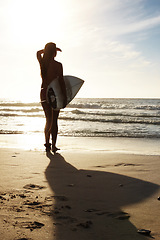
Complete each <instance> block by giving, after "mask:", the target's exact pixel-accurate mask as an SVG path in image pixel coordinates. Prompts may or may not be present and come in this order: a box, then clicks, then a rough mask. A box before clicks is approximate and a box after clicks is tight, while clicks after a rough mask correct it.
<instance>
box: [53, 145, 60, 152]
mask: <svg viewBox="0 0 160 240" xmlns="http://www.w3.org/2000/svg"><path fill="white" fill-rule="evenodd" d="M58 150H60V148H57V147H56V146H54V145H52V152H54V153H56V152H57V151H58Z"/></svg>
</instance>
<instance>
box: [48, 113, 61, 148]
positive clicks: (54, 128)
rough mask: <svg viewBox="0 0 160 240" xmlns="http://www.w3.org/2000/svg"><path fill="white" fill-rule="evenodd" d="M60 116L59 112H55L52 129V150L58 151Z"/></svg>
mask: <svg viewBox="0 0 160 240" xmlns="http://www.w3.org/2000/svg"><path fill="white" fill-rule="evenodd" d="M58 116H59V111H55V110H53V112H52V127H51V131H50V132H51V135H52V150H53V151H54V150H56V149H57V148H56V141H57V134H58Z"/></svg>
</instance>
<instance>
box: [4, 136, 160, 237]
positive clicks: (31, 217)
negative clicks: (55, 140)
mask: <svg viewBox="0 0 160 240" xmlns="http://www.w3.org/2000/svg"><path fill="white" fill-rule="evenodd" d="M66 141H67V138H66ZM85 141H86V144H87V139H85ZM88 144H90V142H89V140H88ZM79 146H81V144H80V142H79ZM103 150H104V149H103ZM159 169H160V156H158V155H157V156H150V155H137V154H123V153H118V152H117V153H115V152H112V151H100V150H97V149H95V150H92V151H91V150H83V149H81V148H80V147H78V146H77V149H76V148H74V150H73V149H72V150H67V149H66V150H65V151H60V152H59V154H55V155H53V154H52V153H48V154H46V153H45V152H44V151H29V150H24V149H16V148H1V149H0V239H2V240H20V239H23V240H25V239H28V240H29V239H31V240H37V239H40V240H45V239H49V240H71V239H72V240H97V239H98V240H112V239H114V240H121V239H122V240H132V239H133V240H139V239H148V236H145V235H141V234H139V233H137V230H138V229H147V230H151V236H150V238H151V237H152V239H160V228H159V222H160V217H159V216H160V201H159V200H158V197H159V196H160V188H159V182H160V174H159Z"/></svg>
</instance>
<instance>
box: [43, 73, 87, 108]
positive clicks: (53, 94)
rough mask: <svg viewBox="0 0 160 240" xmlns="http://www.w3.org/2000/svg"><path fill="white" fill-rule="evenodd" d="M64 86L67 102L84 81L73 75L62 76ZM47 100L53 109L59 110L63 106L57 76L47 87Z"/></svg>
mask: <svg viewBox="0 0 160 240" xmlns="http://www.w3.org/2000/svg"><path fill="white" fill-rule="evenodd" d="M63 78H64V82H65V86H66V94H67V104H69V103H70V102H71V101H72V99H73V98H74V97H75V96H76V94H77V93H78V91H79V90H80V88H81V87H82V85H83V83H84V81H83V80H82V79H80V78H77V77H74V76H69V75H67V76H64V77H63ZM47 102H48V103H49V104H50V105H51V106H52V107H53V108H54V109H55V110H59V109H61V108H64V107H63V94H62V91H61V87H60V84H59V80H58V77H57V78H56V79H54V80H53V81H52V82H51V83H50V84H49V85H48V88H47Z"/></svg>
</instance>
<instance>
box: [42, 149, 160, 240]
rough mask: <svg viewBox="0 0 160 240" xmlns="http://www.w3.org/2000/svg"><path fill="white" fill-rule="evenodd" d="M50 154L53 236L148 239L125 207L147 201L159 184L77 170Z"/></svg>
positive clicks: (84, 239)
mask: <svg viewBox="0 0 160 240" xmlns="http://www.w3.org/2000/svg"><path fill="white" fill-rule="evenodd" d="M47 157H48V158H49V159H50V163H49V165H48V167H47V169H46V171H45V174H46V178H47V181H48V183H49V185H50V187H51V189H52V191H53V198H54V203H53V214H52V215H53V222H54V227H53V231H54V233H53V234H54V237H53V239H56V240H67V239H70V240H72V239H73V240H94V239H96V240H97V239H98V240H106V239H108V240H112V239H113V240H115V239H117V240H118V239H123V240H132V239H134V240H135V239H136V240H139V239H148V237H145V236H143V235H140V234H138V233H137V229H136V228H135V226H134V225H133V224H132V223H131V222H130V219H129V213H128V214H127V213H125V212H123V211H122V208H123V206H125V205H128V204H134V203H137V202H140V201H143V200H145V199H146V198H147V197H149V196H150V195H152V194H153V193H154V192H155V191H157V190H158V188H159V186H157V185H155V184H152V183H149V182H145V181H142V180H139V179H135V178H131V177H127V176H123V175H119V174H114V173H109V172H101V171H89V170H78V169H76V168H75V167H74V166H72V165H71V164H69V163H67V162H66V161H65V159H64V158H63V156H61V155H60V154H55V155H52V154H51V153H48V154H47ZM120 184H121V185H120ZM135 192H136V193H138V194H137V195H135Z"/></svg>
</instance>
